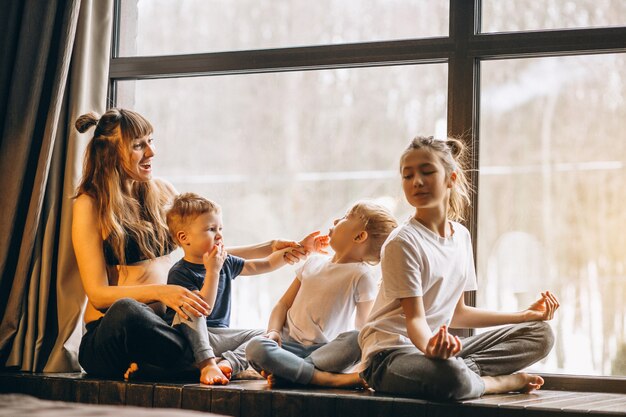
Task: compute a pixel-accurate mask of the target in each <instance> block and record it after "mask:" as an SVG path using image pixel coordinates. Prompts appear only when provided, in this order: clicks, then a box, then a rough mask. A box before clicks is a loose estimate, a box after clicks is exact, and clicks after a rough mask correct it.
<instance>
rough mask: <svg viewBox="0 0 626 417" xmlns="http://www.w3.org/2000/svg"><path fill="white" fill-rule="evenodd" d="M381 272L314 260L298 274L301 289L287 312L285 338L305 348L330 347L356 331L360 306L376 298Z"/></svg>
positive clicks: (359, 264)
mask: <svg viewBox="0 0 626 417" xmlns="http://www.w3.org/2000/svg"><path fill="white" fill-rule="evenodd" d="M376 269H377V268H373V267H371V266H370V265H368V264H366V263H363V262H357V263H354V262H353V263H345V264H337V263H333V262H331V260H330V258H328V257H325V256H319V255H315V256H311V257H310V258H309V259H307V260H306V262H305V263H304V265H302V267H301V268H298V270H296V278H297V279H299V280H300V289H299V290H298V294H297V295H296V298H295V299H294V301H293V304H292V306H291V308H290V309H289V310H288V311H287V319H286V320H285V327H284V329H283V334H284V335H288V336H289V337H290V338H291V339H292V340H294V341H296V342H298V343H301V344H303V345H311V344H317V343H328V342H329V341H331V340H333V339H334V338H336V337H337V336H338V335H339V334H341V333H343V332H345V331H348V330H352V329H354V312H355V309H356V303H360V302H364V301H372V300H373V299H374V298H376V293H377V291H378V281H379V278H380V274H378V273H376Z"/></svg>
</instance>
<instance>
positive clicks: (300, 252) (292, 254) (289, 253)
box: [272, 240, 309, 265]
mask: <svg viewBox="0 0 626 417" xmlns="http://www.w3.org/2000/svg"><path fill="white" fill-rule="evenodd" d="M285 249H288V250H285ZM280 250H284V252H283V258H284V259H285V262H287V263H288V264H289V265H293V264H295V263H298V262H300V261H301V260H302V259H306V257H307V256H309V252H308V251H307V250H306V249H305V248H303V247H302V246H301V245H300V244H299V243H298V242H294V241H293V240H275V241H273V242H272V252H277V251H280Z"/></svg>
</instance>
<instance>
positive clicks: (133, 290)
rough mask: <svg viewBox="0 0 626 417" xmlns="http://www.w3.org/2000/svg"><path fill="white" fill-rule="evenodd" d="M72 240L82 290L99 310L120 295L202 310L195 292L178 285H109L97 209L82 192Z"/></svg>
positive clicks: (74, 221)
mask: <svg viewBox="0 0 626 417" xmlns="http://www.w3.org/2000/svg"><path fill="white" fill-rule="evenodd" d="M72 243H73V245H74V252H75V253H76V260H77V263H78V270H79V273H80V277H81V281H82V283H83V287H84V289H85V293H86V294H87V298H88V299H89V302H90V303H91V304H92V305H93V306H94V307H95V308H96V309H98V310H105V309H107V308H108V307H110V306H111V305H112V304H113V303H114V302H115V301H117V300H119V299H121V298H132V299H135V300H137V301H139V302H142V303H150V302H154V301H161V302H162V303H164V304H165V305H167V306H169V307H170V308H173V309H174V310H176V311H178V310H180V306H181V305H182V304H183V302H186V303H188V304H189V305H190V306H192V307H194V308H195V309H196V310H197V312H199V313H204V311H205V310H206V307H208V306H207V305H206V303H205V302H204V300H202V298H201V297H199V296H198V295H197V294H194V293H193V292H191V291H189V290H187V289H185V288H183V287H180V286H177V285H162V284H147V285H129V286H117V285H110V283H109V280H108V275H107V266H106V262H105V259H104V253H103V250H102V232H101V230H100V224H99V221H98V215H97V208H96V205H95V201H94V200H93V199H92V198H91V197H89V196H87V195H85V194H83V195H81V196H79V197H78V198H76V200H75V201H74V207H73V216H72ZM183 314H184V313H183Z"/></svg>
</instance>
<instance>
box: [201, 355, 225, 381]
mask: <svg viewBox="0 0 626 417" xmlns="http://www.w3.org/2000/svg"><path fill="white" fill-rule="evenodd" d="M199 368H200V383H201V384H205V385H226V384H228V378H227V377H226V375H224V373H223V372H222V370H221V369H220V368H219V366H218V365H217V364H216V363H215V359H214V358H211V359H207V360H206V361H204V362H202V363H201V364H200V365H199Z"/></svg>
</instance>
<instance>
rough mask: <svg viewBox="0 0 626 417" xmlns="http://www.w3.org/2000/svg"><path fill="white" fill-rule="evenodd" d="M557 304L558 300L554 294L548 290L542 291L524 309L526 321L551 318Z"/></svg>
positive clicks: (557, 306)
mask: <svg viewBox="0 0 626 417" xmlns="http://www.w3.org/2000/svg"><path fill="white" fill-rule="evenodd" d="M559 306H560V304H559V301H558V300H557V299H556V296H555V295H554V294H552V293H551V292H550V291H546V292H542V293H541V298H540V299H538V300H537V301H535V302H534V303H532V304H531V305H530V307H528V309H527V310H526V311H525V314H526V317H527V320H526V321H540V320H552V319H553V318H554V313H555V311H556V310H557V309H558V308H559Z"/></svg>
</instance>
